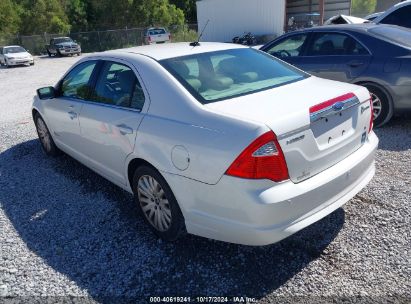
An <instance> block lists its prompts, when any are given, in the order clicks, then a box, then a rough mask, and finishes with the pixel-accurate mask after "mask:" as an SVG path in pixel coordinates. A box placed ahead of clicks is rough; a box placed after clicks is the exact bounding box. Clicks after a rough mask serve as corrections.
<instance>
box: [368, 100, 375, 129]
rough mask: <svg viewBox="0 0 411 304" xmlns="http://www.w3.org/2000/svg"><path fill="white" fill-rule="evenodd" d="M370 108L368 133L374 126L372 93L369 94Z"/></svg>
mask: <svg viewBox="0 0 411 304" xmlns="http://www.w3.org/2000/svg"><path fill="white" fill-rule="evenodd" d="M370 110H371V118H370V128H369V129H368V133H370V132H371V131H372V128H373V126H374V108H373V106H372V95H371V94H370Z"/></svg>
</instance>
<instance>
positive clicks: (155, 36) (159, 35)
mask: <svg viewBox="0 0 411 304" xmlns="http://www.w3.org/2000/svg"><path fill="white" fill-rule="evenodd" d="M169 42H171V34H170V33H169V32H167V30H166V29H165V28H164V27H151V28H148V29H146V30H145V31H144V44H160V43H169Z"/></svg>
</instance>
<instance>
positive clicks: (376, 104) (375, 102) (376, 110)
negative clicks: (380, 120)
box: [371, 93, 382, 120]
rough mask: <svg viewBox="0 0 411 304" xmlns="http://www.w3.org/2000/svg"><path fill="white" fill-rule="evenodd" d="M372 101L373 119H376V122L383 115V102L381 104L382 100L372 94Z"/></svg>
mask: <svg viewBox="0 0 411 304" xmlns="http://www.w3.org/2000/svg"><path fill="white" fill-rule="evenodd" d="M371 99H372V108H373V117H374V120H376V119H377V117H378V116H380V114H381V111H382V102H381V99H380V98H379V97H378V96H377V95H376V94H374V93H371Z"/></svg>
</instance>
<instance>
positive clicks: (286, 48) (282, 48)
mask: <svg viewBox="0 0 411 304" xmlns="http://www.w3.org/2000/svg"><path fill="white" fill-rule="evenodd" d="M306 39H307V35H306V34H300V35H294V36H291V37H288V38H286V39H285V40H282V41H280V42H279V43H277V44H275V45H274V46H272V47H271V48H270V49H268V50H267V53H269V54H271V55H273V56H276V57H290V56H291V57H295V56H300V55H301V52H302V48H303V45H304V42H305V40H306Z"/></svg>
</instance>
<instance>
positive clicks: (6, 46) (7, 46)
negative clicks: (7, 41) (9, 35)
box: [3, 45, 22, 48]
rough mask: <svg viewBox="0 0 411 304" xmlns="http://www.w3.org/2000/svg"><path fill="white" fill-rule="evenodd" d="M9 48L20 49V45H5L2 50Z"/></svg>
mask: <svg viewBox="0 0 411 304" xmlns="http://www.w3.org/2000/svg"><path fill="white" fill-rule="evenodd" d="M9 47H22V46H21V45H5V46H3V48H9Z"/></svg>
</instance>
